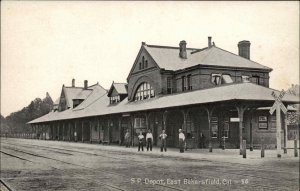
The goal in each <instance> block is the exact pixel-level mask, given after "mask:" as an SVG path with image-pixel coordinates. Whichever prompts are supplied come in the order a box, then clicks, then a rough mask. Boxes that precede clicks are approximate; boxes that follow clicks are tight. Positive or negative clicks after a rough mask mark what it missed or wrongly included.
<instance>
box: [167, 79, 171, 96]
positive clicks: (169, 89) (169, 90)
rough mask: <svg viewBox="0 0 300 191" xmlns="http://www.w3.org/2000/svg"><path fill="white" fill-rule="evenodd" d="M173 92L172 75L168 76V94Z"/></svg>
mask: <svg viewBox="0 0 300 191" xmlns="http://www.w3.org/2000/svg"><path fill="white" fill-rule="evenodd" d="M171 93H172V79H171V77H167V94H171Z"/></svg>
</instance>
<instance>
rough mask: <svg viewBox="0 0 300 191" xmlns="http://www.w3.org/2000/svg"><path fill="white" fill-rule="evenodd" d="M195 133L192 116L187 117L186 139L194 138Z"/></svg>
mask: <svg viewBox="0 0 300 191" xmlns="http://www.w3.org/2000/svg"><path fill="white" fill-rule="evenodd" d="M194 132H195V128H194V123H193V121H192V118H191V116H190V115H188V116H187V119H186V138H187V139H190V138H193V136H194Z"/></svg>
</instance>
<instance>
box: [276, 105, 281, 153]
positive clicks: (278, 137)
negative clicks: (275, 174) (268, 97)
mask: <svg viewBox="0 0 300 191" xmlns="http://www.w3.org/2000/svg"><path fill="white" fill-rule="evenodd" d="M280 113H281V110H280V105H279V104H277V106H276V140H277V157H278V158H280V157H281V116H280Z"/></svg>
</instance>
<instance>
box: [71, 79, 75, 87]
mask: <svg viewBox="0 0 300 191" xmlns="http://www.w3.org/2000/svg"><path fill="white" fill-rule="evenodd" d="M72 87H73V88H74V87H75V79H74V78H73V79H72Z"/></svg>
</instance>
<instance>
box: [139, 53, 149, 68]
mask: <svg viewBox="0 0 300 191" xmlns="http://www.w3.org/2000/svg"><path fill="white" fill-rule="evenodd" d="M145 68H148V60H145V57H144V56H143V57H142V62H140V63H139V69H140V70H142V69H145Z"/></svg>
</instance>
